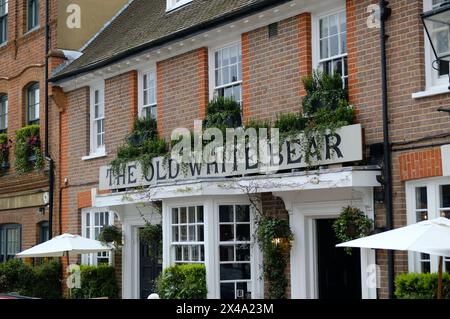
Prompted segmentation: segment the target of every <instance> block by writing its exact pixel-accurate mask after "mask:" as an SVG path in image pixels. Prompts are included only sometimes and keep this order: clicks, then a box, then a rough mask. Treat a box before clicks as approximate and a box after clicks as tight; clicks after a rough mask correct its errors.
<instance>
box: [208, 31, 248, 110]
mask: <svg viewBox="0 0 450 319" xmlns="http://www.w3.org/2000/svg"><path fill="white" fill-rule="evenodd" d="M233 45H239V49H240V54H241V56H242V41H241V39H240V37H239V38H238V39H233V40H232V41H229V42H227V43H225V44H221V45H219V46H215V47H210V48H209V52H208V56H209V57H208V66H209V67H208V69H209V71H208V73H209V99H210V100H211V101H212V100H213V99H214V97H215V91H216V90H217V89H219V88H222V87H228V86H234V85H241V101H239V102H240V103H241V105H242V95H243V91H242V86H243V70H242V69H241V78H242V79H241V80H238V81H236V82H230V83H228V84H227V85H225V86H220V87H216V75H215V69H216V65H215V53H216V52H217V51H220V50H223V49H226V48H228V47H231V46H233ZM238 72H239V71H238Z"/></svg>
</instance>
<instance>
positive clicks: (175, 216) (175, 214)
mask: <svg viewBox="0 0 450 319" xmlns="http://www.w3.org/2000/svg"><path fill="white" fill-rule="evenodd" d="M172 224H178V208H172Z"/></svg>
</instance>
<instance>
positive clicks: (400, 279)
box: [395, 273, 450, 299]
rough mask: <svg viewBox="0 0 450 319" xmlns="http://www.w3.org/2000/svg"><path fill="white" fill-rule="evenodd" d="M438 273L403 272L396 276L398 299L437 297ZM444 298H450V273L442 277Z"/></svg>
mask: <svg viewBox="0 0 450 319" xmlns="http://www.w3.org/2000/svg"><path fill="white" fill-rule="evenodd" d="M437 287H438V275H437V274H416V273H411V274H401V275H399V276H397V277H396V278H395V296H396V297H397V298H398V299H437ZM442 287H443V295H442V296H443V298H444V299H450V274H448V273H444V274H443V277H442Z"/></svg>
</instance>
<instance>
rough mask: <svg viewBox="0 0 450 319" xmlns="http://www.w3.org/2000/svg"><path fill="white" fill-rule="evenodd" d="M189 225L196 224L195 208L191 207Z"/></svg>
mask: <svg viewBox="0 0 450 319" xmlns="http://www.w3.org/2000/svg"><path fill="white" fill-rule="evenodd" d="M189 223H190V224H193V223H195V207H189Z"/></svg>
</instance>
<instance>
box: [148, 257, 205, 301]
mask: <svg viewBox="0 0 450 319" xmlns="http://www.w3.org/2000/svg"><path fill="white" fill-rule="evenodd" d="M156 289H157V291H158V294H159V296H160V297H161V298H162V299H206V296H207V293H208V289H207V286H206V268H205V266H204V265H194V264H189V265H175V266H172V267H169V268H167V269H165V270H164V271H163V272H162V274H161V275H160V276H159V278H158V279H157V282H156Z"/></svg>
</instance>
